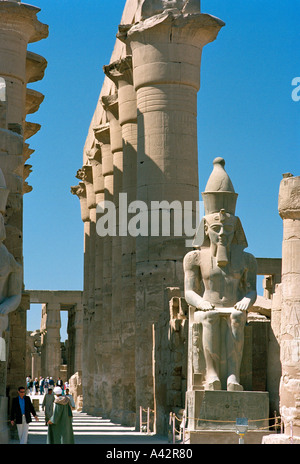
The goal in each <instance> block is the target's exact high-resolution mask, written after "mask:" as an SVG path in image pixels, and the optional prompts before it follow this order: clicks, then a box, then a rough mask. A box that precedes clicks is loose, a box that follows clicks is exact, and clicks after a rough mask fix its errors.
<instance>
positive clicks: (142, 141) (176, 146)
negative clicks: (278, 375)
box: [119, 9, 224, 408]
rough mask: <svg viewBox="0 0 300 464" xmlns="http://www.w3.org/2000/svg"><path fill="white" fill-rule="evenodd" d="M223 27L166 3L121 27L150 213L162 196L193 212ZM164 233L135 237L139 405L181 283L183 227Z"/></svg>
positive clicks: (146, 395)
mask: <svg viewBox="0 0 300 464" xmlns="http://www.w3.org/2000/svg"><path fill="white" fill-rule="evenodd" d="M223 25H224V23H223V22H222V21H220V20H219V19H217V18H214V17H212V16H209V15H207V14H201V13H194V14H182V13H181V12H180V11H179V10H178V9H169V10H165V11H163V12H162V13H161V14H158V15H154V16H151V17H148V18H146V19H145V20H143V21H140V22H139V23H137V24H135V25H133V26H132V27H130V26H120V28H119V31H120V32H119V39H121V40H123V41H125V42H126V44H127V45H128V46H130V47H131V50H132V60H133V81H134V85H135V89H136V92H137V112H138V119H137V120H138V154H137V199H138V200H142V201H143V202H145V203H146V205H147V207H148V210H149V209H150V206H151V201H156V202H158V203H156V204H155V205H153V204H152V208H151V214H155V213H156V214H157V215H158V214H160V210H164V209H165V210H168V207H167V206H163V205H160V204H159V202H161V201H163V200H166V201H167V202H169V204H170V203H172V202H173V201H177V202H179V206H181V207H183V204H184V201H192V202H193V206H194V216H195V206H196V205H195V202H196V201H198V199H199V191H198V162H197V158H198V155H197V123H196V117H197V91H198V90H199V87H200V63H201V52H202V48H203V46H204V45H205V44H207V43H208V42H212V41H213V40H214V39H215V38H216V37H217V34H218V32H219V30H220V28H221V27H222V26H223ZM177 206H178V203H177ZM179 211H180V208H179ZM166 212H167V211H166ZM151 217H153V216H151ZM180 222H181V221H180V220H179V221H178V222H177V226H180ZM171 223H172V221H171ZM150 224H153V221H150ZM151 233H152V236H151ZM154 235H156V236H154ZM164 235H165V236H163V234H162V233H161V232H159V233H158V232H157V230H156V231H155V233H153V231H152V232H151V230H149V229H148V236H137V239H136V285H137V287H136V293H137V298H136V339H137V340H138V343H137V344H136V375H137V379H136V389H137V391H136V405H137V407H139V406H140V405H142V406H143V407H146V406H149V407H151V408H153V407H154V405H153V385H152V324H153V323H155V322H156V321H157V320H158V317H159V315H160V314H161V313H162V311H163V310H164V289H165V288H166V287H169V286H171V287H173V286H179V287H181V288H183V270H182V259H183V256H184V255H185V254H186V251H187V250H186V247H185V239H186V236H185V233H184V231H183V233H182V234H181V236H175V234H174V231H172V224H171V233H170V234H169V236H167V235H168V232H165V233H164ZM189 238H190V237H189Z"/></svg>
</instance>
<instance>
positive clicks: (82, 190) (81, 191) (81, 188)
mask: <svg viewBox="0 0 300 464" xmlns="http://www.w3.org/2000/svg"><path fill="white" fill-rule="evenodd" d="M71 193H72V194H73V195H76V196H77V197H78V198H79V201H80V210H81V219H82V221H83V224H84V282H83V302H82V304H83V315H82V318H83V321H82V326H83V346H82V358H83V360H84V359H86V356H87V355H88V352H87V351H86V347H87V346H88V339H89V332H88V329H89V326H88V320H89V311H88V292H89V257H90V241H91V240H90V222H91V221H90V209H89V208H88V203H87V192H86V185H85V183H84V182H79V185H76V186H74V187H71ZM87 377H88V372H87V364H86V363H84V362H83V365H82V387H83V389H85V391H87V392H88V386H87ZM86 403H87V409H88V407H89V397H88V395H86V398H85V402H84V407H85V404H86Z"/></svg>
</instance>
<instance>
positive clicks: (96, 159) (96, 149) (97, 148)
mask: <svg viewBox="0 0 300 464" xmlns="http://www.w3.org/2000/svg"><path fill="white" fill-rule="evenodd" d="M86 156H87V158H88V160H89V163H90V165H91V166H94V165H96V164H98V163H100V162H101V145H100V143H99V142H96V143H94V145H93V147H92V148H91V149H90V150H88V151H87V152H86Z"/></svg>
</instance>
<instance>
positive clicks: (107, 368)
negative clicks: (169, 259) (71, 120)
mask: <svg viewBox="0 0 300 464" xmlns="http://www.w3.org/2000/svg"><path fill="white" fill-rule="evenodd" d="M94 133H95V137H96V139H97V140H98V141H99V142H100V146H101V159H102V176H103V181H104V201H111V202H112V201H113V195H114V175H113V174H114V167H113V155H112V152H111V145H110V128H109V124H103V125H100V126H97V127H95V128H94ZM98 199H100V198H98ZM98 199H97V201H98ZM102 266H103V283H102V324H101V332H100V334H99V335H98V337H99V340H97V341H96V350H97V351H96V356H97V369H98V371H97V372H98V374H97V378H98V379H99V383H98V385H97V390H96V393H95V398H96V399H97V404H99V405H100V413H101V414H102V415H105V416H109V415H110V412H111V410H112V379H111V346H112V342H111V335H112V333H111V330H112V325H111V324H112V320H111V318H112V237H111V236H109V235H106V236H105V237H103V261H102Z"/></svg>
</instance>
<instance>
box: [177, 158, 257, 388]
mask: <svg viewBox="0 0 300 464" xmlns="http://www.w3.org/2000/svg"><path fill="white" fill-rule="evenodd" d="M213 164H214V169H213V172H212V174H211V176H210V178H209V180H208V182H207V185H206V189H205V192H204V193H202V197H203V200H204V207H205V216H204V217H203V219H202V221H201V223H200V225H199V228H198V231H197V234H196V236H195V239H194V247H195V248H196V249H195V250H193V251H191V252H189V253H187V255H186V256H185V258H184V273H185V298H186V301H187V303H188V304H189V305H191V306H192V307H194V308H195V312H194V320H193V328H192V346H193V348H192V351H193V353H192V355H191V356H192V364H193V374H203V367H201V366H203V362H202V365H201V359H200V357H201V356H202V357H203V358H204V364H205V380H204V388H205V389H207V390H221V389H226V388H227V390H228V391H240V390H243V387H242V386H241V385H240V366H241V360H242V354H243V345H244V326H245V322H246V318H247V310H248V309H249V308H250V307H251V306H252V305H253V304H254V302H255V300H256V260H255V258H254V256H252V255H251V254H249V253H246V252H244V248H246V247H247V246H248V244H247V240H246V237H245V234H244V231H243V228H242V225H241V222H240V219H239V218H238V217H237V216H235V206H236V199H237V194H236V193H235V191H234V188H233V185H232V183H231V180H230V178H229V177H228V174H227V173H226V171H225V169H224V166H225V161H224V160H223V159H222V158H216V159H215V160H214V162H213ZM199 344H201V346H199ZM201 371H202V372H201Z"/></svg>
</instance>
